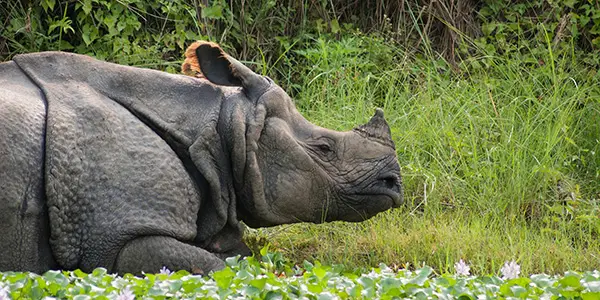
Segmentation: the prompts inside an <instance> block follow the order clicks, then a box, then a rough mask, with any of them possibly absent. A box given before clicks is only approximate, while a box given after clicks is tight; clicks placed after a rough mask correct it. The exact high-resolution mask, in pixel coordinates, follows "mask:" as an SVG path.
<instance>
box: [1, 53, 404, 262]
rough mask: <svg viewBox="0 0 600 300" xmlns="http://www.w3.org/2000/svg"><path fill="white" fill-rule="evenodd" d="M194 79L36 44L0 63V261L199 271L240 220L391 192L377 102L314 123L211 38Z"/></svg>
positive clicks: (311, 216) (235, 232)
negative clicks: (344, 126)
mask: <svg viewBox="0 0 600 300" xmlns="http://www.w3.org/2000/svg"><path fill="white" fill-rule="evenodd" d="M195 53H196V54H197V59H198V63H199V65H200V67H201V69H202V72H203V73H204V76H205V77H206V79H197V78H191V77H188V76H183V75H172V74H167V73H163V72H158V71H153V70H146V69H140V68H133V67H127V66H120V65H116V64H111V63H106V62H101V61H98V60H95V59H92V58H89V57H86V56H81V55H76V54H68V53H60V52H44V53H36V54H27V55H21V56H17V57H15V59H14V61H11V62H6V63H1V64H0V271H9V270H10V271H33V272H37V273H41V272H44V271H46V270H50V269H77V268H79V269H82V270H84V271H91V270H93V269H94V268H96V267H105V268H107V269H108V270H109V271H111V272H117V273H127V272H130V273H136V274H139V273H140V272H142V271H145V272H156V271H158V270H160V269H161V268H162V267H163V266H164V267H167V268H169V269H171V270H179V269H186V270H189V271H192V272H200V271H203V272H208V271H210V270H214V269H219V268H222V267H223V266H224V265H223V260H222V259H223V258H225V257H227V256H232V255H238V254H239V255H249V254H250V251H249V249H248V247H246V245H245V244H244V243H243V242H242V239H241V238H242V232H243V228H242V225H241V223H240V221H244V223H245V224H247V225H248V226H250V227H263V226H274V225H278V224H286V223H294V222H314V223H320V222H326V221H334V220H347V221H361V220H364V219H366V218H369V217H371V216H373V215H375V214H377V213H378V212H381V211H384V210H387V209H389V208H391V207H396V206H398V205H400V203H401V202H402V185H401V177H400V169H399V166H398V163H397V159H396V156H395V150H394V143H393V142H392V140H391V136H390V131H389V127H388V126H387V123H386V122H385V120H384V118H383V113H382V111H381V110H378V111H377V112H376V114H375V116H374V117H373V118H372V119H371V121H369V123H368V124H365V125H362V126H359V127H357V128H355V129H354V130H352V131H349V132H336V131H332V130H328V129H325V128H321V127H318V126H315V125H313V124H311V123H310V122H308V121H307V120H305V119H304V118H303V117H302V116H301V115H300V114H299V113H298V112H297V110H296V109H295V106H294V104H293V102H292V101H291V99H290V98H289V96H288V95H287V94H286V93H285V92H284V91H283V90H282V89H281V88H280V87H279V86H277V85H276V84H275V83H273V82H272V80H270V79H269V78H267V77H263V76H260V75H257V74H255V73H253V72H252V71H251V70H250V69H248V68H246V67H245V66H243V65H242V64H240V63H239V62H238V61H236V60H235V59H233V58H231V57H229V56H228V55H227V54H225V53H224V52H223V51H222V50H221V49H220V48H219V47H218V46H217V45H215V44H211V43H201V44H200V46H199V47H198V48H197V49H196V50H195Z"/></svg>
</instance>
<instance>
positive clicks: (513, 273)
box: [500, 260, 521, 279]
mask: <svg viewBox="0 0 600 300" xmlns="http://www.w3.org/2000/svg"><path fill="white" fill-rule="evenodd" d="M500 272H502V279H515V278H518V277H519V274H520V273H521V266H519V265H518V264H517V262H515V261H514V260H512V261H510V262H505V263H504V266H502V268H501V269H500Z"/></svg>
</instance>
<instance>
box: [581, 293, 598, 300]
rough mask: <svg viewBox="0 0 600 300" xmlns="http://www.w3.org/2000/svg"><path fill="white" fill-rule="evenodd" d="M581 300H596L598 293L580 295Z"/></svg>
mask: <svg viewBox="0 0 600 300" xmlns="http://www.w3.org/2000/svg"><path fill="white" fill-rule="evenodd" d="M581 299H583V300H598V299H600V292H590V293H581Z"/></svg>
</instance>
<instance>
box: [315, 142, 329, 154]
mask: <svg viewBox="0 0 600 300" xmlns="http://www.w3.org/2000/svg"><path fill="white" fill-rule="evenodd" d="M317 149H319V151H321V152H325V153H328V152H331V147H330V146H329V145H328V144H319V145H317Z"/></svg>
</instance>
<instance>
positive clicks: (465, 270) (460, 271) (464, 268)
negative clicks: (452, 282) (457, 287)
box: [454, 259, 471, 276]
mask: <svg viewBox="0 0 600 300" xmlns="http://www.w3.org/2000/svg"><path fill="white" fill-rule="evenodd" d="M454 270H456V275H459V276H461V275H462V276H469V275H470V273H469V271H470V270H471V267H469V265H467V264H466V263H465V261H464V260H462V259H461V260H459V261H458V262H457V263H455V264H454Z"/></svg>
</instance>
